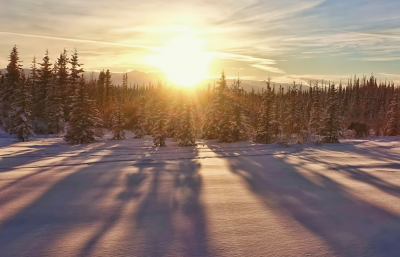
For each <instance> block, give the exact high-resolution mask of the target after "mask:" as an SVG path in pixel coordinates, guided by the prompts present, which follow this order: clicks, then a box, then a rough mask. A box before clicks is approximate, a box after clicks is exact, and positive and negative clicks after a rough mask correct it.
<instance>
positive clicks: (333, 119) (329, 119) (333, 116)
mask: <svg viewBox="0 0 400 257" xmlns="http://www.w3.org/2000/svg"><path fill="white" fill-rule="evenodd" d="M336 93H337V92H336V88H335V84H333V83H332V84H331V85H330V86H329V91H328V101H327V111H326V116H325V118H324V122H323V128H322V130H321V135H322V136H324V139H323V141H324V142H325V143H339V134H340V127H339V124H340V120H339V116H338V111H339V108H338V99H337V95H336Z"/></svg>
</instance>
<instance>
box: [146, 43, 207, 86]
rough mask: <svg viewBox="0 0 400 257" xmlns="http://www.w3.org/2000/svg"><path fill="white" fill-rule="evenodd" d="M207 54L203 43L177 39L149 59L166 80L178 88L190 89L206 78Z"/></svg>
mask: <svg viewBox="0 0 400 257" xmlns="http://www.w3.org/2000/svg"><path fill="white" fill-rule="evenodd" d="M209 56H210V55H209V54H208V53H207V52H206V51H205V50H204V41H202V40H200V39H198V38H195V37H190V36H182V37H177V38H175V39H173V40H171V41H170V42H169V43H168V44H166V45H165V46H164V47H162V48H161V49H160V52H159V53H158V54H156V55H154V56H151V57H150V58H149V60H150V62H151V63H152V64H153V65H155V66H157V67H159V68H160V69H161V70H162V71H163V72H164V73H165V74H166V75H167V77H168V79H169V80H170V81H171V82H172V83H174V84H176V85H179V86H184V87H191V86H194V85H196V84H197V83H199V82H200V81H201V80H203V79H205V78H206V77H207V71H208V65H209V59H210V58H209Z"/></svg>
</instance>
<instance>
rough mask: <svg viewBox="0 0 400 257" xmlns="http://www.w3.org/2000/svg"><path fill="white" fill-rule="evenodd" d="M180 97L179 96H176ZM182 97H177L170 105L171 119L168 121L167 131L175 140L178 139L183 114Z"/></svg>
mask: <svg viewBox="0 0 400 257" xmlns="http://www.w3.org/2000/svg"><path fill="white" fill-rule="evenodd" d="M176 97H178V96H176ZM181 99H182V98H181V97H179V99H176V100H175V101H174V102H173V103H172V104H171V106H170V109H169V113H168V115H169V119H168V122H167V133H168V137H172V138H173V139H174V141H177V140H178V137H177V136H178V131H179V129H180V123H181V114H182V111H183V110H182V107H183V106H182V101H181Z"/></svg>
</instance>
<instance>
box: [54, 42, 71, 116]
mask: <svg viewBox="0 0 400 257" xmlns="http://www.w3.org/2000/svg"><path fill="white" fill-rule="evenodd" d="M68 63H69V59H68V55H67V50H65V49H64V51H63V52H62V53H61V54H60V56H59V57H58V58H57V68H58V69H57V74H56V78H55V79H56V81H55V84H56V87H57V93H58V97H60V98H61V104H62V106H63V113H64V117H63V119H64V120H66V119H67V115H66V113H67V112H68V109H69V108H68V107H69V106H68V104H70V101H69V96H70V95H69V92H68V83H69V78H68V77H69V70H68Z"/></svg>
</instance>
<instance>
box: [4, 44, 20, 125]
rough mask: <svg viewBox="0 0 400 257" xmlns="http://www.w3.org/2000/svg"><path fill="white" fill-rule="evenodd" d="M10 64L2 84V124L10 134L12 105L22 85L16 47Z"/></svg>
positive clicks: (12, 51) (10, 57)
mask: <svg viewBox="0 0 400 257" xmlns="http://www.w3.org/2000/svg"><path fill="white" fill-rule="evenodd" d="M8 60H9V63H8V65H7V68H6V71H7V72H6V74H5V75H4V81H3V83H2V90H1V92H0V100H1V101H0V102H1V108H0V112H1V123H2V126H3V129H4V131H6V132H10V130H9V129H10V119H9V114H10V110H11V106H12V103H13V102H14V99H15V96H16V94H15V90H16V88H18V86H19V84H20V79H21V74H22V65H21V64H20V60H19V53H18V49H17V46H14V47H13V49H12V50H11V53H10V55H9V59H8Z"/></svg>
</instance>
